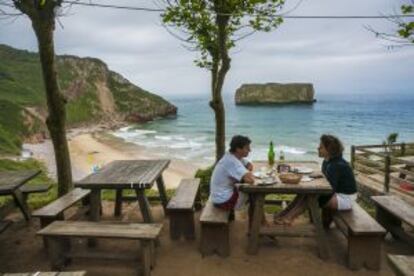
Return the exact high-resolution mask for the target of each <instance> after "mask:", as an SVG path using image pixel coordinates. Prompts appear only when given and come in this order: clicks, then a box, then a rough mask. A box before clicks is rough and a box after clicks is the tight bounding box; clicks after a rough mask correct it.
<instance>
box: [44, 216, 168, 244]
mask: <svg viewBox="0 0 414 276" xmlns="http://www.w3.org/2000/svg"><path fill="white" fill-rule="evenodd" d="M161 229H162V225H161V224H156V223H152V224H148V223H146V224H139V223H128V224H123V223H107V222H90V221H55V222H53V223H52V224H50V225H48V226H47V227H46V228H43V229H42V230H40V231H38V232H37V234H38V235H41V236H68V237H85V238H120V239H143V240H153V239H156V238H157V237H158V236H159V235H160V233H161Z"/></svg>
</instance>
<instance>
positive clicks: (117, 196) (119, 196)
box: [114, 189, 122, 217]
mask: <svg viewBox="0 0 414 276" xmlns="http://www.w3.org/2000/svg"><path fill="white" fill-rule="evenodd" d="M121 214H122V189H117V190H116V194H115V210H114V216H115V217H119V216H121Z"/></svg>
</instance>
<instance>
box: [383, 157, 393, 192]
mask: <svg viewBox="0 0 414 276" xmlns="http://www.w3.org/2000/svg"><path fill="white" fill-rule="evenodd" d="M390 167H391V157H390V155H389V154H387V155H386V156H385V168H384V171H385V172H384V173H385V175H384V192H385V193H387V194H388V193H389V191H390V172H391V168H390Z"/></svg>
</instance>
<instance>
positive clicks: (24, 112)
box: [0, 45, 177, 153]
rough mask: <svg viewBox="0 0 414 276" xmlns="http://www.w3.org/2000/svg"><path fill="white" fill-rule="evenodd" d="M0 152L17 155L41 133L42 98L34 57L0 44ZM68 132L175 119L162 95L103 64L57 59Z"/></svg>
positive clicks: (36, 63)
mask: <svg viewBox="0 0 414 276" xmlns="http://www.w3.org/2000/svg"><path fill="white" fill-rule="evenodd" d="M0 60H1V62H0V153H18V151H19V149H20V146H21V143H22V140H23V139H25V138H27V137H29V136H31V135H33V134H37V133H41V132H44V131H45V126H44V123H43V122H44V119H45V118H46V116H47V108H46V99H45V92H44V86H43V81H42V75H41V69H40V62H39V57H38V55H37V54H36V53H31V52H28V51H23V50H17V49H14V48H12V47H9V46H6V45H0ZM57 71H58V78H59V84H60V87H61V89H62V92H63V93H64V95H65V96H66V98H67V100H68V104H67V106H66V110H67V119H68V127H75V126H79V125H91V124H97V123H105V124H109V125H114V124H117V123H119V122H145V121H149V120H153V119H154V118H157V117H163V116H168V115H175V114H176V112H177V108H176V107H175V106H174V105H172V104H171V103H169V102H168V101H166V100H165V99H163V98H162V97H160V96H157V95H154V94H152V93H150V92H148V91H145V90H143V89H141V88H140V87H138V86H135V85H134V84H132V83H130V82H129V81H128V80H127V79H125V78H124V77H122V76H121V75H120V74H118V73H116V72H113V71H110V70H109V69H108V67H107V65H106V64H105V63H104V62H102V61H101V60H98V59H94V58H79V57H75V56H58V57H57Z"/></svg>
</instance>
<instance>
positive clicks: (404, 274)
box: [387, 254, 414, 276]
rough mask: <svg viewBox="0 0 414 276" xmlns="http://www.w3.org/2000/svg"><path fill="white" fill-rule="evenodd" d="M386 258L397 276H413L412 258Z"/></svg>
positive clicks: (396, 256)
mask: <svg viewBox="0 0 414 276" xmlns="http://www.w3.org/2000/svg"><path fill="white" fill-rule="evenodd" d="M387 258H388V263H389V264H390V266H391V268H392V270H393V271H394V272H395V274H396V275H397V276H414V256H406V255H391V254H388V255H387Z"/></svg>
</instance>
